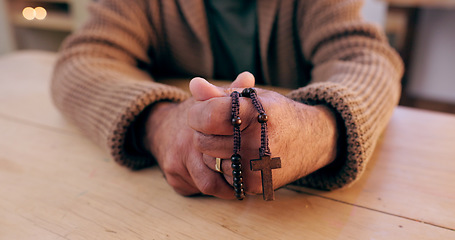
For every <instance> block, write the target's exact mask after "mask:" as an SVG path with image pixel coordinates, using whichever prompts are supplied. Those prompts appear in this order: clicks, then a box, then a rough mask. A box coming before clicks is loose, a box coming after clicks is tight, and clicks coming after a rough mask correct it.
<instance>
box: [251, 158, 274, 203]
mask: <svg viewBox="0 0 455 240" xmlns="http://www.w3.org/2000/svg"><path fill="white" fill-rule="evenodd" d="M250 167H251V170H253V171H259V170H261V177H262V196H263V197H264V200H266V201H271V200H275V195H274V192H273V182H272V169H276V168H281V159H280V158H279V157H277V158H270V156H269V155H264V156H262V157H261V159H254V160H251V161H250Z"/></svg>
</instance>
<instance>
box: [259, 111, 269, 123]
mask: <svg viewBox="0 0 455 240" xmlns="http://www.w3.org/2000/svg"><path fill="white" fill-rule="evenodd" d="M268 120H269V117H268V116H267V114H265V113H260V114H259V115H258V122H260V123H265V122H267V121H268Z"/></svg>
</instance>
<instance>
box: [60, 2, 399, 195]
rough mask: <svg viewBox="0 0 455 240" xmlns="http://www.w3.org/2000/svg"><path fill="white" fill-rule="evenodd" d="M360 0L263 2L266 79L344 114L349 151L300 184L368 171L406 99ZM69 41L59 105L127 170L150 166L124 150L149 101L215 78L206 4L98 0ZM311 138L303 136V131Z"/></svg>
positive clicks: (175, 97)
mask: <svg viewBox="0 0 455 240" xmlns="http://www.w3.org/2000/svg"><path fill="white" fill-rule="evenodd" d="M361 6H362V1H360V0H305V1H300V0H258V2H257V8H258V31H259V52H260V53H259V54H260V61H261V68H262V75H263V78H264V80H265V82H266V83H267V84H270V85H275V86H281V87H287V88H292V89H294V90H293V91H291V92H290V93H289V94H288V95H287V97H289V98H291V99H293V100H295V101H299V102H302V103H308V104H326V105H327V106H329V107H331V108H332V109H333V110H334V111H336V112H337V114H338V115H339V116H340V117H341V119H342V121H343V122H344V126H345V130H346V132H345V133H344V134H343V133H342V134H341V135H342V136H346V149H344V151H345V152H346V154H345V156H344V158H343V159H339V160H338V162H339V163H340V164H338V165H339V166H338V167H337V168H333V167H332V168H322V169H320V170H318V171H316V172H314V173H311V174H309V175H308V176H306V177H303V178H302V179H299V180H298V181H297V183H298V184H302V185H305V186H309V187H314V188H320V189H335V188H339V187H343V186H346V185H349V184H351V183H353V182H355V181H356V180H357V179H359V177H360V176H361V174H362V173H363V172H364V169H365V166H366V164H367V163H368V160H369V159H370V158H371V156H372V153H373V150H374V148H375V145H376V142H377V140H378V138H379V136H380V134H381V132H382V131H383V130H384V128H385V126H386V124H387V122H388V120H389V118H390V116H391V115H392V112H393V109H394V107H395V106H396V104H397V102H398V100H399V95H400V79H401V76H402V73H403V64H402V62H401V59H400V58H399V56H398V55H397V54H396V52H395V51H393V50H392V49H391V48H390V46H389V45H388V44H387V40H386V38H385V36H384V34H383V33H382V32H381V31H380V30H379V29H378V28H377V27H375V26H373V25H370V24H367V23H365V22H363V20H362V19H361V17H360V14H359V11H360V9H361ZM90 11H91V13H92V17H91V19H90V20H89V21H88V22H87V24H85V25H84V26H83V27H82V28H81V29H80V30H78V31H77V32H76V33H74V34H73V35H72V36H71V37H69V38H68V39H67V40H66V41H65V43H64V45H63V47H62V49H61V54H60V57H59V60H58V62H57V65H56V68H55V72H54V75H53V80H52V88H51V89H52V95H53V99H54V102H55V104H56V106H57V107H58V108H59V109H60V111H61V112H62V113H63V114H64V115H65V116H67V117H68V118H69V119H71V121H72V122H73V123H74V124H75V125H77V126H78V127H79V128H80V129H81V131H82V132H84V133H85V134H86V135H87V136H88V137H89V138H90V139H92V140H93V141H94V142H96V143H97V144H99V145H100V146H101V147H103V148H104V149H106V151H108V152H110V154H111V155H112V157H113V158H114V159H115V160H116V161H117V162H118V163H120V164H122V165H125V166H128V167H130V168H134V169H137V168H142V167H146V166H149V165H151V164H152V163H153V160H152V159H151V158H150V157H149V156H146V155H136V154H132V153H130V152H128V151H126V149H125V138H126V132H127V129H128V128H129V126H130V125H131V124H132V123H133V122H134V120H135V119H136V118H137V116H138V115H139V114H140V113H141V111H143V110H144V109H145V108H146V107H147V106H149V105H151V104H153V103H155V102H158V101H173V102H179V101H183V100H185V99H187V98H188V97H189V94H188V93H187V92H185V91H183V90H182V89H179V88H177V87H173V86H169V85H165V84H162V83H159V82H158V79H160V78H163V77H174V78H175V77H177V78H188V79H189V78H191V77H194V76H201V77H205V78H209V79H210V78H212V77H213V54H212V51H211V48H210V46H211V44H210V37H209V29H208V24H207V18H206V14H205V9H204V1H203V0H128V1H122V0H101V1H98V2H96V3H94V4H92V6H91V7H90ZM302 137H304V136H302Z"/></svg>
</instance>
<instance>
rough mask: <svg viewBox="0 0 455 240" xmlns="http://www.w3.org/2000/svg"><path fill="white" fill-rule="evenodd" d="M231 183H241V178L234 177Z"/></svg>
mask: <svg viewBox="0 0 455 240" xmlns="http://www.w3.org/2000/svg"><path fill="white" fill-rule="evenodd" d="M232 181H233V182H235V183H243V177H241V176H240V177H236V176H234V177H233V179H232Z"/></svg>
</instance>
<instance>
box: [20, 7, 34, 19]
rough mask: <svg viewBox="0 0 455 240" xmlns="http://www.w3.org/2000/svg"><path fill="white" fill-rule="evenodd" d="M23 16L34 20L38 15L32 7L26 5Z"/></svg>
mask: <svg viewBox="0 0 455 240" xmlns="http://www.w3.org/2000/svg"><path fill="white" fill-rule="evenodd" d="M22 16H24V18H25V19H27V20H33V19H35V17H36V11H35V9H33V8H31V7H26V8H24V10H22Z"/></svg>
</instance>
